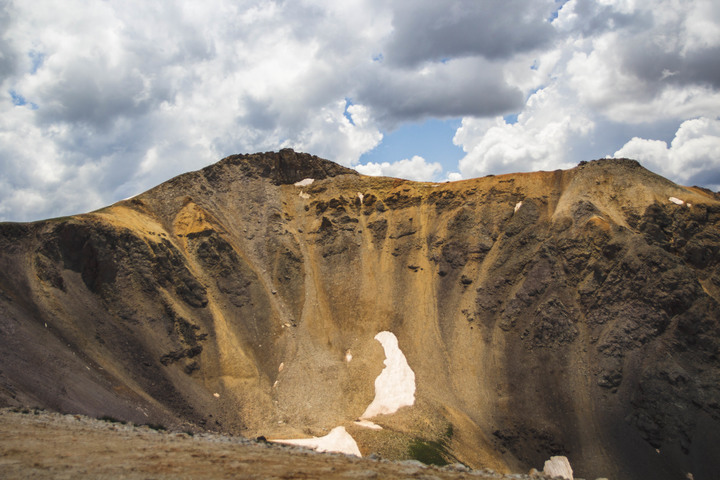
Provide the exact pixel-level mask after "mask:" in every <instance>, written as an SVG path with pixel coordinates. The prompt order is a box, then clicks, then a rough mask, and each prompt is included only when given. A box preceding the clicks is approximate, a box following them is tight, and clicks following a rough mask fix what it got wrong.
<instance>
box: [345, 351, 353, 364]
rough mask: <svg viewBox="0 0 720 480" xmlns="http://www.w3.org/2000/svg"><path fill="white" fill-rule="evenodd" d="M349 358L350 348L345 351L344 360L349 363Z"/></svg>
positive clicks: (350, 358) (350, 357)
mask: <svg viewBox="0 0 720 480" xmlns="http://www.w3.org/2000/svg"><path fill="white" fill-rule="evenodd" d="M351 360H352V353H350V350H348V351H347V352H345V361H346V362H348V363H350V361H351Z"/></svg>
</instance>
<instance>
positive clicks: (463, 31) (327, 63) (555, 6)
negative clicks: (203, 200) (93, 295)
mask: <svg viewBox="0 0 720 480" xmlns="http://www.w3.org/2000/svg"><path fill="white" fill-rule="evenodd" d="M719 115H720V2H717V1H715V0H645V1H642V2H641V1H639V0H570V1H565V0H562V1H558V0H444V1H443V0H413V1H409V0H343V1H341V2H340V1H336V0H286V1H282V0H234V1H229V0H206V1H204V2H197V1H183V0H177V1H167V2H146V1H135V0H123V1H116V0H103V1H99V0H63V1H62V2H58V1H45V0H34V1H32V2H28V1H12V0H0V221H32V220H38V219H43V218H49V217H55V216H62V215H69V214H74V213H80V212H86V211H90V210H93V209H97V208H100V207H103V206H105V205H109V204H111V203H114V202H116V201H118V200H121V199H123V198H126V197H129V196H132V195H135V194H137V193H140V192H142V191H145V190H147V189H148V188H151V187H152V186H154V185H157V184H159V183H162V182H163V181H166V180H168V179H170V178H171V177H173V176H175V175H178V174H180V173H183V172H187V171H190V170H196V169H199V168H202V167H204V166H206V165H209V164H211V163H214V162H216V161H218V160H220V159H221V158H223V157H226V156H228V155H232V154H236V153H253V152H264V151H271V150H274V151H276V150H279V149H281V148H286V147H290V148H294V149H295V150H297V151H304V152H308V153H312V154H315V155H318V156H320V157H323V158H327V159H329V160H333V161H336V162H338V163H341V164H343V165H346V166H350V167H353V168H355V169H357V170H358V171H359V172H361V173H365V174H372V175H388V176H395V177H402V178H408V179H412V180H426V181H446V180H459V179H465V178H473V177H478V176H483V175H488V174H501V173H509V172H519V171H534V170H554V169H557V168H570V167H573V166H574V165H577V163H578V162H580V161H582V160H591V159H594V158H602V157H606V156H616V157H630V158H635V159H637V160H639V161H640V162H641V163H642V164H643V165H644V166H645V167H646V168H648V169H650V170H652V171H654V172H656V173H659V174H661V175H664V176H666V177H668V178H670V179H671V180H673V181H676V182H678V183H681V184H685V185H701V186H705V187H708V188H711V189H713V190H718V189H720V116H719Z"/></svg>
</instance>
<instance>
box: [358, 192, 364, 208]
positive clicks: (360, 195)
mask: <svg viewBox="0 0 720 480" xmlns="http://www.w3.org/2000/svg"><path fill="white" fill-rule="evenodd" d="M358 198H359V199H360V205H362V203H363V198H365V195H363V194H362V193H360V192H358Z"/></svg>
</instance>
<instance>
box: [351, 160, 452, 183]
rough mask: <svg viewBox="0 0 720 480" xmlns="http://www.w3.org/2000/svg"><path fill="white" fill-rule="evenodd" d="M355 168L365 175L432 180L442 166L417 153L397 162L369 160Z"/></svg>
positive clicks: (440, 170)
mask: <svg viewBox="0 0 720 480" xmlns="http://www.w3.org/2000/svg"><path fill="white" fill-rule="evenodd" d="M355 170H357V171H358V172H360V173H362V174H363V175H374V176H384V177H398V178H405V179H407V180H417V181H431V180H433V179H434V178H435V177H436V176H437V175H438V174H440V172H442V166H441V165H440V164H439V163H437V162H433V163H428V162H427V161H426V160H425V159H424V158H422V157H420V156H418V155H415V156H413V157H412V158H404V159H402V160H398V161H397V162H392V163H390V162H382V163H375V162H368V163H366V164H362V165H358V166H356V167H355Z"/></svg>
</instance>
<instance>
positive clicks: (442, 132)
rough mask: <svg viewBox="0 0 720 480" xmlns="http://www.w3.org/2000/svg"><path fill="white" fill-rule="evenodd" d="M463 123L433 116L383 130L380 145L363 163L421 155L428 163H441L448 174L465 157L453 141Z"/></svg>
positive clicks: (391, 161) (362, 160)
mask: <svg viewBox="0 0 720 480" xmlns="http://www.w3.org/2000/svg"><path fill="white" fill-rule="evenodd" d="M461 124H462V122H461V120H460V119H459V118H453V119H447V120H439V119H434V118H433V119H428V120H425V121H424V122H422V123H408V124H405V125H402V126H401V127H399V128H397V129H395V130H393V131H391V132H383V139H382V141H381V142H380V144H379V145H378V146H377V147H375V148H374V149H372V150H371V151H369V152H367V153H365V154H363V155H362V156H361V157H360V163H368V162H374V163H382V162H390V163H393V162H396V161H398V160H402V159H404V158H412V157H413V156H414V155H419V156H421V157H423V158H424V159H425V160H426V161H427V162H428V163H433V162H438V163H439V164H440V165H442V167H443V172H445V173H448V172H455V171H457V170H458V161H459V160H460V159H461V158H462V157H464V156H465V152H463V150H462V148H460V147H458V146H457V145H455V144H454V143H453V141H452V139H453V137H454V136H455V132H456V131H457V129H458V128H460V125H461Z"/></svg>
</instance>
